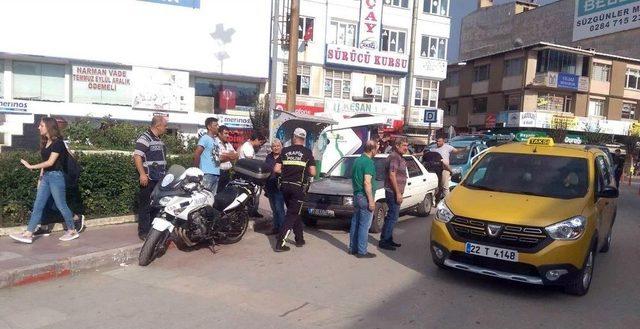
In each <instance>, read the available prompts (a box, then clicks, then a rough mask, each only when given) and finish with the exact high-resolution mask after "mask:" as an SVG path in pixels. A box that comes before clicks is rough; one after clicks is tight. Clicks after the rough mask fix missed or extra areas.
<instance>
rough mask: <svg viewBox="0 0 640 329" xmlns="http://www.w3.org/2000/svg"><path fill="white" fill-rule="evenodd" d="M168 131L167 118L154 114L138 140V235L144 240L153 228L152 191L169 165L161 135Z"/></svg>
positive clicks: (136, 159) (135, 157) (136, 154)
mask: <svg viewBox="0 0 640 329" xmlns="http://www.w3.org/2000/svg"><path fill="white" fill-rule="evenodd" d="M166 132H167V119H166V118H165V117H164V116H154V117H153V119H152V120H151V126H150V127H149V129H148V130H147V131H146V132H144V133H143V134H142V135H140V137H138V140H136V148H135V151H134V152H133V160H134V162H135V164H136V170H137V171H138V174H139V175H140V194H139V195H138V237H139V238H140V239H141V240H144V239H145V238H146V236H147V234H148V233H149V230H150V229H151V220H152V215H153V214H151V207H150V203H151V192H153V188H154V187H155V186H156V184H157V183H158V181H160V180H161V179H162V177H164V175H165V172H166V167H167V160H166V154H167V148H166V146H165V145H164V143H163V142H162V140H161V139H160V136H162V135H164V133H166Z"/></svg>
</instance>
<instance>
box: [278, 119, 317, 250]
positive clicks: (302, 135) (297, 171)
mask: <svg viewBox="0 0 640 329" xmlns="http://www.w3.org/2000/svg"><path fill="white" fill-rule="evenodd" d="M306 138H307V132H306V131H305V130H304V129H302V128H296V129H295V130H294V131H293V139H292V143H291V146H288V147H285V148H284V149H283V150H282V153H281V155H280V158H278V160H277V163H276V165H275V168H274V172H276V173H278V174H280V189H281V191H282V195H283V197H284V200H285V201H286V203H287V214H286V216H285V220H284V225H283V226H282V227H281V228H280V232H279V233H278V235H277V238H276V248H275V251H276V252H281V251H288V250H289V249H290V248H289V247H288V246H287V245H286V239H287V237H288V236H289V234H290V233H291V231H292V230H293V233H294V235H295V241H296V247H302V246H303V245H304V244H305V241H304V237H303V235H302V218H301V217H300V212H301V210H302V202H303V201H304V196H305V191H306V188H305V186H306V184H307V180H308V178H309V177H313V176H315V175H316V162H315V159H314V158H313V154H312V153H311V150H309V149H308V148H306V147H305V146H304V144H305V139H306Z"/></svg>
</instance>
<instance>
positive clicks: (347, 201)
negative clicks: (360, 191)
mask: <svg viewBox="0 0 640 329" xmlns="http://www.w3.org/2000/svg"><path fill="white" fill-rule="evenodd" d="M342 204H343V205H345V206H353V197H352V196H346V197H344V198H342Z"/></svg>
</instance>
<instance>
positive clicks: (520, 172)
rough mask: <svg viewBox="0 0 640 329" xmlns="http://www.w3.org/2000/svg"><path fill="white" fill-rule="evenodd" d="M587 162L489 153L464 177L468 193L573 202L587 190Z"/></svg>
mask: <svg viewBox="0 0 640 329" xmlns="http://www.w3.org/2000/svg"><path fill="white" fill-rule="evenodd" d="M588 177H589V176H588V166H587V160H586V159H582V158H572V157H562V156H546V155H530V154H513V153H489V154H487V155H485V156H484V157H483V158H482V159H481V160H480V161H479V162H478V164H477V165H476V166H475V167H474V168H473V170H472V171H471V172H470V173H469V175H467V177H466V178H465V181H464V182H463V185H464V186H466V187H468V188H471V189H479V190H487V191H496V192H505V193H515V194H525V195H536V196H542V197H550V198H559V199H573V198H581V197H584V196H585V194H586V193H587V189H588Z"/></svg>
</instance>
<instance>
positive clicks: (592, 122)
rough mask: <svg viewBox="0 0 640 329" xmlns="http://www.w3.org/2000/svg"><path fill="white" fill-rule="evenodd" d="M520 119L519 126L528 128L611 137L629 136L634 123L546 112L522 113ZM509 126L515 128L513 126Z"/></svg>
mask: <svg viewBox="0 0 640 329" xmlns="http://www.w3.org/2000/svg"><path fill="white" fill-rule="evenodd" d="M519 118H520V123H519V125H518V126H519V127H526V128H544V129H561V130H567V131H583V132H594V133H601V134H610V135H628V134H629V132H630V130H631V129H632V123H631V122H629V121H617V120H606V119H605V120H603V119H596V118H585V117H574V116H568V115H566V114H553V113H546V112H520V113H519ZM510 119H511V117H510ZM508 126H510V127H514V126H513V125H511V124H508Z"/></svg>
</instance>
